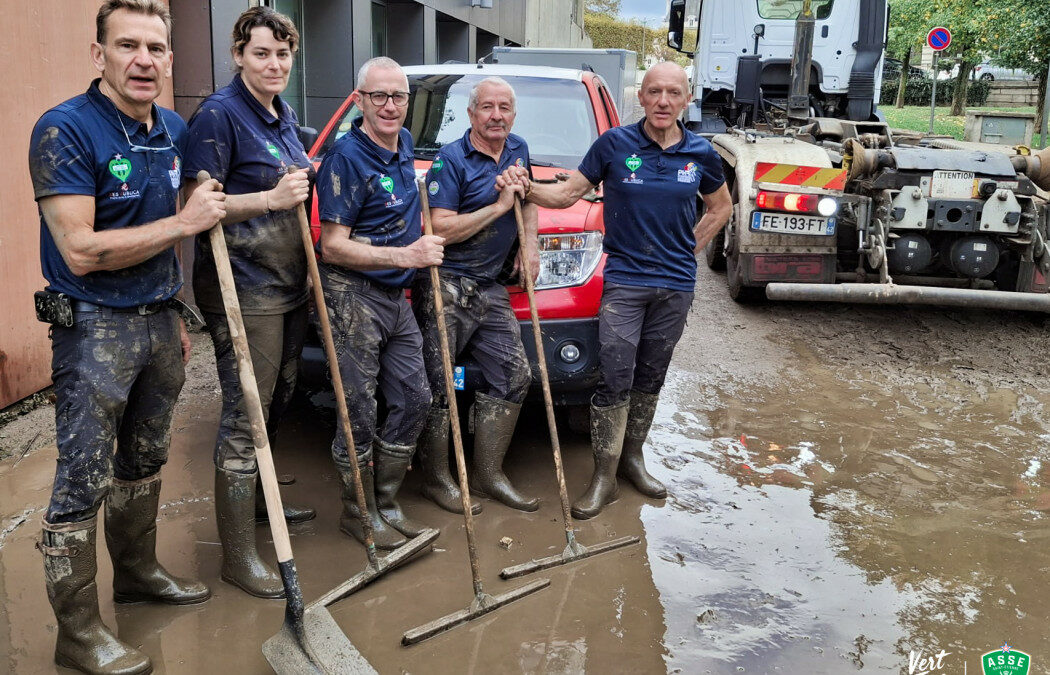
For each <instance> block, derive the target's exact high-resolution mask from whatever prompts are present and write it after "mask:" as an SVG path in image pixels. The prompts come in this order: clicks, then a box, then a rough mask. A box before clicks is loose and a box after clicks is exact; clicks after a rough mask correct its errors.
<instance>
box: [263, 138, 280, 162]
mask: <svg viewBox="0 0 1050 675" xmlns="http://www.w3.org/2000/svg"><path fill="white" fill-rule="evenodd" d="M266 151H267V152H269V153H270V154H271V155H273V158H274V159H280V158H281V151H280V150H278V149H277V146H276V145H274V144H273V143H270V142H269V141H267V142H266Z"/></svg>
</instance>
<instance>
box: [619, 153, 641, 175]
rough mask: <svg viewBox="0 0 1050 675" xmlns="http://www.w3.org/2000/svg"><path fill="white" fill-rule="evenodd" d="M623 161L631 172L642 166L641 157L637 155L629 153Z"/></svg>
mask: <svg viewBox="0 0 1050 675" xmlns="http://www.w3.org/2000/svg"><path fill="white" fill-rule="evenodd" d="M623 163H624V164H626V165H627V168H628V169H630V170H631V173H634V172H635V171H637V170H638V169H640V168H641V167H642V158H641V157H639V156H638V155H631V156H630V157H628V158H627V159H625V160H624V162H623Z"/></svg>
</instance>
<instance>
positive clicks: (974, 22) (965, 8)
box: [925, 0, 998, 115]
mask: <svg viewBox="0 0 1050 675" xmlns="http://www.w3.org/2000/svg"><path fill="white" fill-rule="evenodd" d="M996 1H998V0H996ZM931 4H932V5H933V7H932V8H931V11H930V12H929V14H928V15H927V16H926V20H927V23H926V26H925V27H926V30H929V29H930V28H933V27H934V26H945V27H947V28H948V29H949V30H951V32H952V44H951V46H949V47H948V49H946V50H945V51H944V52H942V53H941V57H942V59H941V60H942V62H943V61H944V58H943V57H945V56H947V57H950V58H953V59H954V60H955V63H956V64H957V65H958V66H959V69H958V73H957V75H956V78H955V81H954V85H955V91H954V92H953V94H952V112H951V114H952V115H962V114H964V113H965V112H966V90H967V88H968V87H969V84H970V73H971V72H972V71H973V67H974V66H976V65H977V64H978V63H980V60H981V54H982V51H983V50H984V49H985V48H984V45H985V44H986V42H984V41H982V38H984V37H985V35H986V33H987V31H988V28H989V26H988V8H989V6H990V5H992V1H991V0H932V3H931ZM934 75H935V76H936V74H934Z"/></svg>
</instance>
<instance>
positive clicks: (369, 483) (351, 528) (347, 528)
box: [339, 459, 408, 551]
mask: <svg viewBox="0 0 1050 675" xmlns="http://www.w3.org/2000/svg"><path fill="white" fill-rule="evenodd" d="M370 464H371V463H370V462H369V461H368V460H367V459H363V460H359V463H358V466H359V467H360V468H361V487H363V488H364V491H365V508H367V509H368V513H367V514H366V517H367V518H368V520H369V522H370V523H372V539H373V540H374V541H375V545H376V548H378V549H382V550H384V551H392V550H393V549H395V548H397V547H399V546H401V545H402V544H405V543H406V542H407V541H408V540H407V539H405V538H404V537H403V536H401V533H400V532H398V531H397V530H395V529H394V528H392V527H390V526H389V525H387V524H386V521H385V520H383V519H382V518H380V517H379V511H378V510H377V508H376V493H375V477H374V476H373V474H372V467H371V465H370ZM339 477H340V478H342V480H343V514H342V515H341V516H340V517H339V529H340V530H342V531H343V532H344V533H345V534H348V535H350V536H351V537H353V538H354V539H356V540H358V541H359V542H361V543H362V544H364V543H365V531H364V528H363V527H362V526H361V515H360V513H361V512H360V510H359V509H358V508H357V491H356V490H355V488H354V474H353V472H352V471H351V470H350V469H343V468H342V467H339Z"/></svg>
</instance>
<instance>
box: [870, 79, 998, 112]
mask: <svg viewBox="0 0 1050 675" xmlns="http://www.w3.org/2000/svg"><path fill="white" fill-rule="evenodd" d="M899 83H900V81H899V80H898V79H897V78H893V79H892V80H883V82H882V96H881V98H880V99H879V105H883V106H889V105H894V104H895V103H896V102H897V87H898V85H899ZM932 87H933V80H931V79H929V78H917V77H914V78H911V79H909V80H908V84H907V85H906V86H905V88H904V105H929V104H930V89H931V88H932ZM990 90H991V85H990V84H988V83H987V82H985V81H983V80H970V87H969V89H968V90H967V92H966V105H968V106H980V105H984V104H985V102H986V101H988V93H989V91H990ZM954 92H955V78H952V79H950V80H938V81H937V105H940V106H947V105H951V104H952V95H953V94H954Z"/></svg>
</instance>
